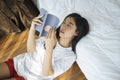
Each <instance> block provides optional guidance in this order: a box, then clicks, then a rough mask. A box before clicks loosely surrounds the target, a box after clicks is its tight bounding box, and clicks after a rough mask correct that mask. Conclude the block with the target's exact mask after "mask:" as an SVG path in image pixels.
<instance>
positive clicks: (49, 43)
mask: <svg viewBox="0 0 120 80" xmlns="http://www.w3.org/2000/svg"><path fill="white" fill-rule="evenodd" d="M56 41H57V38H56V31H55V29H54V28H51V29H50V30H49V32H48V35H47V36H46V37H45V47H46V50H53V48H54V46H55V44H56Z"/></svg>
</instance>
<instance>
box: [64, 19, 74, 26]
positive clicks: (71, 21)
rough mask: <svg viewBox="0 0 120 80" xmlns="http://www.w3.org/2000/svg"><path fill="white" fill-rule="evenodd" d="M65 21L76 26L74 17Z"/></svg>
mask: <svg viewBox="0 0 120 80" xmlns="http://www.w3.org/2000/svg"><path fill="white" fill-rule="evenodd" d="M64 21H65V22H68V23H70V24H72V25H75V20H74V18H73V17H67V18H66V19H65V20H64Z"/></svg>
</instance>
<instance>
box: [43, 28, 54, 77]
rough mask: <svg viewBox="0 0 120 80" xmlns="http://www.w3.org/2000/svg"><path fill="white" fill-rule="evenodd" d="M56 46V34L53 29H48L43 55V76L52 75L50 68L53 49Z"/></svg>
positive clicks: (52, 71) (51, 68)
mask: <svg viewBox="0 0 120 80" xmlns="http://www.w3.org/2000/svg"><path fill="white" fill-rule="evenodd" d="M55 44H56V32H55V30H54V29H50V30H49V33H48V35H47V36H46V37H45V47H46V51H45V55H44V61H43V66H42V73H43V75H45V76H48V75H51V74H53V73H54V70H53V67H52V54H53V48H54V46H55Z"/></svg>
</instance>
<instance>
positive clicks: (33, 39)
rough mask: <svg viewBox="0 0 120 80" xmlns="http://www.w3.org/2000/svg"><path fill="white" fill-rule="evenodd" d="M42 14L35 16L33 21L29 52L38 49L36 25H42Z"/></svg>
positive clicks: (29, 37) (28, 41) (28, 44)
mask: <svg viewBox="0 0 120 80" xmlns="http://www.w3.org/2000/svg"><path fill="white" fill-rule="evenodd" d="M41 17H42V16H38V17H35V18H34V19H33V21H32V24H31V27H30V30H29V35H28V39H27V51H28V52H33V51H35V50H36V49H35V48H36V43H35V26H36V25H40V24H41V23H42V22H41V21H40V18H41Z"/></svg>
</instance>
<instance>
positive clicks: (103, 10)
mask: <svg viewBox="0 0 120 80" xmlns="http://www.w3.org/2000/svg"><path fill="white" fill-rule="evenodd" d="M33 2H34V3H35V5H36V6H37V8H38V9H40V8H45V9H47V10H48V12H49V13H52V14H54V15H56V16H58V17H59V18H60V21H62V20H63V19H64V17H65V16H66V15H67V14H69V13H72V12H77V13H79V14H81V16H83V17H85V18H86V19H87V20H88V22H89V25H90V33H89V34H88V35H87V36H86V37H84V38H83V39H82V40H80V42H79V43H78V44H77V47H76V53H77V60H76V62H77V64H78V65H79V67H80V69H81V70H82V72H83V73H84V75H85V77H86V78H87V80H120V0H33ZM60 23H61V22H60Z"/></svg>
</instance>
